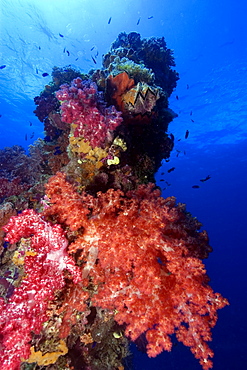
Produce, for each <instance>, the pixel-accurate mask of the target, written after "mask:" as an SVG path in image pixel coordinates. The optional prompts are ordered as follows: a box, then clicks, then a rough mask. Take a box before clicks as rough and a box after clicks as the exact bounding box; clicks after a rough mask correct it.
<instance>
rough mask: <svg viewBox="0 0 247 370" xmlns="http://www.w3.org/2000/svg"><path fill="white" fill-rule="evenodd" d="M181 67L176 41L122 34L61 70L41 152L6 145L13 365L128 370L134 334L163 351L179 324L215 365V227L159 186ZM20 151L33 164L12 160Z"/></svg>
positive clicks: (5, 338)
mask: <svg viewBox="0 0 247 370" xmlns="http://www.w3.org/2000/svg"><path fill="white" fill-rule="evenodd" d="M174 66H175V63H174V59H173V56H172V52H171V50H170V49H168V48H167V46H166V43H165V40H164V38H150V39H141V37H140V35H139V34H138V33H135V32H132V33H130V34H126V33H124V32H123V33H121V34H120V35H119V36H118V38H117V40H116V41H115V42H114V43H113V44H112V46H111V49H110V51H109V52H108V53H107V54H106V55H105V56H104V57H103V68H102V69H98V70H92V71H90V72H89V73H88V74H82V73H81V72H80V71H76V70H73V69H72V68H70V67H65V68H58V67H54V69H53V72H52V76H53V81H52V82H51V83H50V84H49V85H47V86H46V87H45V89H44V91H42V92H41V94H40V96H39V97H36V98H35V104H36V105H37V107H36V109H35V114H36V115H37V116H38V118H39V119H40V120H41V121H42V122H43V123H44V129H45V138H44V139H39V140H38V141H37V142H36V143H35V144H34V145H33V146H32V147H31V149H30V156H26V155H25V154H24V153H23V151H22V150H21V148H19V147H15V148H12V149H10V148H9V149H8V150H6V151H4V152H0V159H1V157H2V162H3V167H2V169H3V174H4V176H3V177H2V179H0V180H1V181H0V183H2V184H3V185H2V191H1V197H2V205H1V209H0V212H1V220H2V221H1V231H2V234H1V235H2V254H1V263H2V265H5V267H4V271H5V274H6V278H4V279H2V280H1V281H0V282H1V284H2V286H3V288H2V290H1V292H2V294H1V297H0V307H1V311H0V330H1V338H0V342H1V347H0V359H1V365H0V369H4V370H17V369H21V370H30V369H41V368H42V369H43V368H44V367H47V369H50V370H51V369H53V370H59V369H63V370H66V369H75V370H77V369H78V370H79V369H81V368H85V369H93V370H97V369H101V370H104V369H107V370H109V369H112V370H115V369H116V370H117V369H118V370H120V369H124V368H125V367H126V368H127V363H128V360H129V358H130V356H129V349H128V343H129V341H130V340H131V341H134V342H137V343H138V341H142V342H144V343H145V344H146V352H147V354H148V356H149V357H155V356H157V355H158V354H160V353H161V352H162V351H163V350H167V351H170V350H171V349H172V341H171V335H172V334H175V335H176V338H177V340H178V341H180V342H182V343H183V344H184V345H185V346H188V347H190V349H191V352H192V353H193V354H194V356H195V357H196V358H197V359H198V360H199V362H200V364H201V366H202V368H203V369H204V370H207V369H210V368H211V367H212V361H211V357H212V356H213V352H212V350H211V349H210V348H209V346H208V344H207V342H208V341H210V340H211V329H212V327H214V325H215V324H216V321H217V310H218V309H220V308H222V307H224V306H225V305H227V304H228V301H227V300H226V299H225V298H223V297H222V296H221V295H220V294H219V293H215V292H213V290H212V288H211V287H210V286H209V284H208V281H209V279H208V277H207V275H206V270H205V266H204V264H203V262H202V259H204V258H207V257H208V254H209V252H211V247H210V246H209V241H208V236H207V233H206V231H201V230H200V228H201V226H202V225H201V224H200V223H199V222H198V220H197V219H196V218H193V217H192V216H191V215H190V214H189V213H187V212H186V209H185V205H182V204H176V200H175V198H174V197H169V198H167V199H164V198H162V197H161V193H160V190H159V189H158V188H157V187H156V185H155V184H154V182H155V181H154V174H155V172H156V171H157V169H158V168H159V167H160V165H161V162H162V160H163V159H168V158H169V156H170V152H171V150H172V149H173V145H174V143H173V139H172V137H171V136H169V135H168V134H167V130H168V125H169V123H170V122H171V121H172V119H173V118H174V117H175V116H176V114H175V113H174V112H172V111H171V110H170V109H169V107H168V98H169V96H170V95H171V93H172V91H173V89H174V88H175V86H176V81H177V80H178V74H177V72H176V71H175V70H174V69H173V67H174ZM15 153H17V155H18V156H19V157H20V158H21V159H22V161H21V163H22V165H23V168H24V164H26V163H29V171H28V173H22V171H20V165H19V166H18V167H17V166H16V165H15V163H16V161H15V160H13V161H9V162H8V165H7V164H6V161H5V160H4V159H6V158H7V156H8V157H9V158H10V159H12V158H16V155H15ZM4 166H5V167H6V168H5V167H4ZM32 168H33V169H35V170H33V171H32ZM17 175H18V177H17ZM16 178H17V179H16ZM6 184H7V185H6ZM10 184H11V186H10ZM17 213H18V214H17ZM9 276H11V284H10V286H8V284H9V281H8V279H7V278H8V277H9ZM9 280H10V279H9Z"/></svg>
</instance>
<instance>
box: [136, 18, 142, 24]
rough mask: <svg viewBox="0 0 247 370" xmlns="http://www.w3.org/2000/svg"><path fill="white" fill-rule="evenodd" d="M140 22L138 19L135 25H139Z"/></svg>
mask: <svg viewBox="0 0 247 370" xmlns="http://www.w3.org/2000/svg"><path fill="white" fill-rule="evenodd" d="M140 20H141V17H140V18H139V19H138V21H137V23H136V25H137V26H138V24H139V23H140Z"/></svg>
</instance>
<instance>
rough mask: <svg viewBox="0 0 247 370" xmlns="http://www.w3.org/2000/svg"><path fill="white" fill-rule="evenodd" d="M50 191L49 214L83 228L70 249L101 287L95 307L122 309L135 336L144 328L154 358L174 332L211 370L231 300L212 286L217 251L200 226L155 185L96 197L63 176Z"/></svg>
mask: <svg viewBox="0 0 247 370" xmlns="http://www.w3.org/2000/svg"><path fill="white" fill-rule="evenodd" d="M47 191H48V195H49V197H50V199H51V202H52V205H51V207H50V209H49V212H48V214H49V216H50V217H51V216H52V215H53V216H54V217H55V218H56V220H59V222H63V223H64V224H65V225H68V226H69V228H70V229H71V230H79V228H82V227H83V230H82V229H80V233H79V236H78V238H77V239H75V240H74V241H73V242H72V243H71V244H70V246H69V250H70V252H71V253H74V252H77V251H78V252H80V254H81V259H82V260H83V262H84V265H83V266H84V267H83V271H82V274H83V275H82V277H83V278H87V277H89V276H90V280H91V281H93V283H94V285H95V286H96V287H97V292H96V293H94V295H93V297H92V302H93V304H94V305H96V306H99V307H101V308H105V309H110V310H115V312H116V315H115V320H116V321H117V322H118V323H119V324H125V325H126V331H125V333H126V335H127V336H129V337H130V338H131V339H132V340H136V339H137V338H138V337H139V336H140V335H141V334H143V333H145V334H146V339H147V342H148V344H147V353H148V355H149V356H150V357H154V356H156V355H158V354H159V353H160V352H162V351H163V350H170V349H171V347H172V343H171V339H170V335H171V334H173V333H175V334H176V336H177V338H178V340H179V341H181V342H182V343H184V345H186V346H189V347H190V348H191V351H192V353H193V354H194V355H195V357H196V358H198V359H199V360H200V363H201V365H202V367H203V369H204V370H207V369H210V368H211V367H212V362H211V360H210V357H212V355H213V353H212V351H211V350H210V349H209V347H208V345H207V343H206V342H207V341H210V340H211V328H212V327H213V326H214V325H215V323H216V320H217V310H218V309H219V308H222V307H224V306H225V305H226V304H228V302H227V300H226V299H224V298H223V297H222V296H221V295H220V294H218V293H214V292H213V290H212V289H211V287H210V286H209V285H208V278H207V276H206V274H205V266H204V265H203V263H202V261H201V259H200V258H203V257H205V256H206V255H207V253H208V251H210V248H209V246H208V238H207V235H206V233H205V232H199V231H198V229H199V228H200V226H201V225H200V223H199V222H198V221H196V220H195V219H193V218H192V217H191V216H190V215H188V214H187V213H186V212H185V210H184V207H183V206H181V205H179V206H176V205H175V199H174V198H172V197H171V198H167V199H163V198H162V197H160V192H159V191H158V190H155V189H154V185H152V184H149V185H142V186H140V187H139V188H138V189H137V190H136V191H132V192H129V193H127V194H124V193H123V192H121V191H119V190H117V191H114V190H113V189H110V190H108V191H107V192H106V193H101V192H99V193H98V195H97V197H96V198H93V197H91V196H89V195H85V194H82V195H81V196H80V195H78V194H77V193H76V191H75V189H74V188H73V187H72V186H71V185H69V184H68V183H67V182H66V180H65V177H64V175H62V174H58V175H57V176H55V177H53V178H51V179H50V181H49V184H48V186H47ZM46 214H47V212H46Z"/></svg>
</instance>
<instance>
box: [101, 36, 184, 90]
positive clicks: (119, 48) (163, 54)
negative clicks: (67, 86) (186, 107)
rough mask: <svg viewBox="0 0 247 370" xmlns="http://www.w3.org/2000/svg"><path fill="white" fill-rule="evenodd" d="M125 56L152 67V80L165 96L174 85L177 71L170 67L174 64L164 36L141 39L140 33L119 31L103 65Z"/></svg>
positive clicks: (106, 65) (107, 66)
mask: <svg viewBox="0 0 247 370" xmlns="http://www.w3.org/2000/svg"><path fill="white" fill-rule="evenodd" d="M116 56H118V57H119V58H127V59H129V60H132V61H133V62H135V63H137V64H141V63H143V64H144V65H145V67H147V68H150V69H152V71H153V72H154V75H155V79H154V82H155V83H156V85H158V86H160V87H161V88H162V89H163V90H164V92H165V94H166V96H167V97H169V96H170V95H171V93H172V91H173V90H174V88H175V87H176V81H177V80H178V73H177V72H176V71H175V70H173V69H171V67H174V66H175V62H174V58H173V52H172V50H171V49H168V48H167V45H166V42H165V39H164V37H160V38H155V37H151V38H149V39H143V40H142V39H141V37H140V34H139V33H136V32H131V33H129V34H126V33H125V32H121V33H120V34H119V35H118V37H117V39H116V41H114V42H113V44H112V46H111V51H110V52H109V53H107V54H106V55H105V56H104V60H103V65H104V67H105V68H106V69H107V68H109V66H110V64H111V63H112V62H113V61H114V59H115V57H116Z"/></svg>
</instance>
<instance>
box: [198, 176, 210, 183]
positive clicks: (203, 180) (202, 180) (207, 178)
mask: <svg viewBox="0 0 247 370" xmlns="http://www.w3.org/2000/svg"><path fill="white" fill-rule="evenodd" d="M209 179H211V176H210V175H207V177H205V179H201V180H200V181H201V182H205V181H208V180H209Z"/></svg>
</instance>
